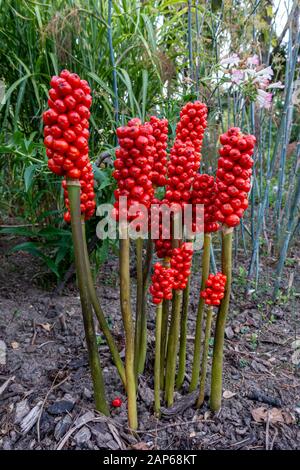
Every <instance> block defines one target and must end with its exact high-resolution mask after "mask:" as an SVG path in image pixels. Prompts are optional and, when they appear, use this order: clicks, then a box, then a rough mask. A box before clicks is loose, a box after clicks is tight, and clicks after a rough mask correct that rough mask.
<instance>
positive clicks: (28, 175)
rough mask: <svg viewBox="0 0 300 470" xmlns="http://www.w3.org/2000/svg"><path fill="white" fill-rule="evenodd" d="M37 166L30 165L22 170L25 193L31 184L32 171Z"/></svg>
mask: <svg viewBox="0 0 300 470" xmlns="http://www.w3.org/2000/svg"><path fill="white" fill-rule="evenodd" d="M38 167H39V165H30V166H28V167H27V168H26V169H25V171H24V183H25V191H26V193H28V191H29V189H30V188H31V186H32V183H33V177H34V172H35V170H36V169H37V168H38Z"/></svg>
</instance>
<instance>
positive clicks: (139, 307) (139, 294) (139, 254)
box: [134, 238, 143, 374]
mask: <svg viewBox="0 0 300 470" xmlns="http://www.w3.org/2000/svg"><path fill="white" fill-rule="evenodd" d="M135 246H136V283H137V284H136V286H137V289H136V311H135V358H134V359H135V371H136V374H137V373H138V364H139V357H140V347H141V335H142V315H143V239H142V238H137V240H136V245H135Z"/></svg>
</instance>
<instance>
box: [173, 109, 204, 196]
mask: <svg viewBox="0 0 300 470" xmlns="http://www.w3.org/2000/svg"><path fill="white" fill-rule="evenodd" d="M206 117H207V107H206V106H205V104H203V103H201V102H200V101H195V102H194V103H187V104H186V105H185V106H184V107H183V108H182V110H181V112H180V121H179V123H178V124H177V127H176V138H175V142H174V145H173V147H172V149H171V152H170V160H169V162H168V164H167V170H168V181H167V187H166V199H167V200H168V201H169V202H170V203H173V202H175V203H180V204H186V203H188V202H189V200H190V191H191V188H192V184H193V181H194V178H195V177H196V174H197V171H198V170H199V167H200V159H201V154H200V151H201V147H202V142H203V134H204V130H205V128H206V125H207V121H206Z"/></svg>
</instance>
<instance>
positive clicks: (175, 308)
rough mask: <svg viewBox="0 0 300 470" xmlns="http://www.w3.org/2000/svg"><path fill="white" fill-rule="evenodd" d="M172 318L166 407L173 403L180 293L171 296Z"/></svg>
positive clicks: (177, 291)
mask: <svg viewBox="0 0 300 470" xmlns="http://www.w3.org/2000/svg"><path fill="white" fill-rule="evenodd" d="M173 299H174V301H173V304H172V318H171V325H170V331H169V338H168V351H167V364H166V388H165V398H166V402H167V406H172V405H173V401H174V386H175V373H176V359H177V347H178V338H179V330H180V311H181V299H182V291H181V290H175V291H174V294H173Z"/></svg>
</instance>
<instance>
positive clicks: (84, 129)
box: [43, 70, 96, 222]
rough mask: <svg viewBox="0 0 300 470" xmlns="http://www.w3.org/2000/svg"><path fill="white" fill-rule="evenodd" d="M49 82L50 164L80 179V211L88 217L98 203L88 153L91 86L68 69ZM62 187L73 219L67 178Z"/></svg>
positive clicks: (46, 131) (57, 171)
mask: <svg viewBox="0 0 300 470" xmlns="http://www.w3.org/2000/svg"><path fill="white" fill-rule="evenodd" d="M50 85H51V88H50V90H49V100H48V105H49V109H48V110H46V111H45V112H44V113H43V121H44V125H45V126H44V144H45V146H46V149H47V150H46V154H47V157H48V168H49V169H50V170H51V171H52V172H53V173H55V174H56V175H59V176H65V177H66V178H70V179H78V180H79V181H80V186H81V213H82V214H84V217H85V219H86V220H87V219H89V218H90V217H92V215H93V214H94V211H95V207H96V202H95V193H94V176H93V169H92V165H91V163H90V160H89V156H88V152H89V146H88V139H89V136H90V133H89V130H88V128H89V121H88V120H89V118H90V107H91V104H92V97H91V89H90V87H89V85H88V83H87V81H85V80H81V79H80V77H79V76H78V75H77V74H75V73H71V72H69V71H68V70H62V72H61V73H60V75H59V76H54V77H52V79H51V81H50ZM63 188H64V195H65V204H66V207H67V209H68V210H67V212H66V213H65V215H64V219H65V221H66V222H70V220H71V215H70V211H69V200H68V192H67V187H66V180H64V181H63Z"/></svg>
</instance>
